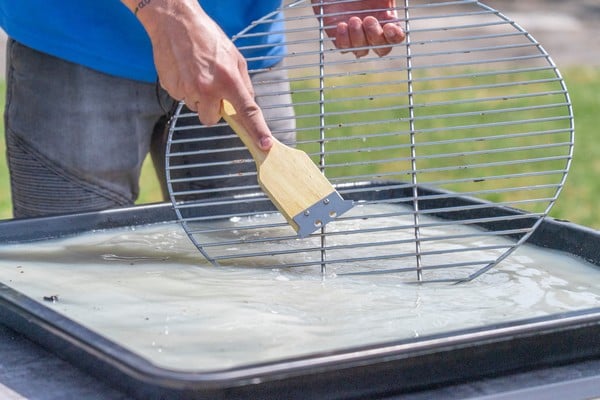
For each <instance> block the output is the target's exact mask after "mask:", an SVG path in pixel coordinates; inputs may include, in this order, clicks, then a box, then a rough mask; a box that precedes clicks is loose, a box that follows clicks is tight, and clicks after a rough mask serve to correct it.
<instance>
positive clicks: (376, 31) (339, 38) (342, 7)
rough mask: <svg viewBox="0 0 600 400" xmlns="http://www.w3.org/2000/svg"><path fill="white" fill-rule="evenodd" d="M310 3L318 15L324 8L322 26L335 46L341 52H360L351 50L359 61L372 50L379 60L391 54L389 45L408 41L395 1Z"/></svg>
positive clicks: (314, 1) (359, 0)
mask: <svg viewBox="0 0 600 400" xmlns="http://www.w3.org/2000/svg"><path fill="white" fill-rule="evenodd" d="M311 1H312V4H313V9H314V11H315V13H316V14H318V13H319V9H320V7H321V6H323V14H324V18H323V23H324V25H325V26H326V27H327V28H326V32H327V35H328V36H329V37H331V38H335V46H336V47H337V48H338V49H342V50H343V49H353V48H358V49H356V50H352V52H353V53H354V55H355V56H356V57H363V56H366V55H367V54H368V53H369V49H368V48H369V47H372V50H373V51H374V52H375V53H376V54H377V55H378V56H380V57H381V56H385V55H387V54H389V52H390V51H392V48H391V46H386V45H392V44H396V43H401V42H402V41H403V40H404V38H405V34H404V31H403V30H402V28H401V27H400V26H399V25H398V24H397V22H396V20H397V17H398V16H397V15H396V11H395V10H394V7H395V4H396V2H395V0H356V1H350V2H344V1H339V0H311ZM369 10H372V11H369ZM380 46H382V47H380Z"/></svg>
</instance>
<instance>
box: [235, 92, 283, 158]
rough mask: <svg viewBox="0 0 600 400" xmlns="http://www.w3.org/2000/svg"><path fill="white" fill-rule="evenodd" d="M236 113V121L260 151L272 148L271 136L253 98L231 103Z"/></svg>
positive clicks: (239, 99)
mask: <svg viewBox="0 0 600 400" xmlns="http://www.w3.org/2000/svg"><path fill="white" fill-rule="evenodd" d="M231 104H232V105H233V107H234V108H235V111H236V113H237V120H238V121H239V123H240V124H241V125H242V126H243V127H244V129H245V130H246V131H247V132H248V133H249V134H250V136H252V138H253V139H254V141H255V143H257V144H258V147H259V148H260V149H261V150H264V151H266V150H269V149H270V148H271V146H273V135H272V134H271V130H270V129H269V127H268V126H267V122H266V121H265V117H264V116H263V113H262V111H261V109H260V107H259V106H258V104H256V102H255V101H254V99H253V98H245V99H243V98H238V99H237V101H231Z"/></svg>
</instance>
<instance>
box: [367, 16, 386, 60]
mask: <svg viewBox="0 0 600 400" xmlns="http://www.w3.org/2000/svg"><path fill="white" fill-rule="evenodd" d="M363 29H364V31H365V35H366V37H367V41H368V42H369V45H371V46H373V51H374V52H375V54H377V55H378V56H380V57H381V56H385V55H386V54H388V53H389V52H390V51H392V48H391V47H378V46H383V45H386V44H388V41H387V40H386V37H385V35H384V34H383V27H382V26H381V24H380V23H379V21H377V18H375V17H370V16H369V17H365V19H364V20H363Z"/></svg>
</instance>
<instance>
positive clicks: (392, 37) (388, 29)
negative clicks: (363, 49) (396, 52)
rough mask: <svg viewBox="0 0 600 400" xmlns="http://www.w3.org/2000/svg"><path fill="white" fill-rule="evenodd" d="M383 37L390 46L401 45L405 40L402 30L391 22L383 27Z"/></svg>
mask: <svg viewBox="0 0 600 400" xmlns="http://www.w3.org/2000/svg"><path fill="white" fill-rule="evenodd" d="M383 35H384V36H385V39H386V40H387V41H388V43H391V44H398V43H402V42H403V41H404V39H405V38H406V34H405V33H404V30H403V29H402V28H401V27H400V26H398V25H397V24H395V23H393V22H390V23H387V24H385V25H383Z"/></svg>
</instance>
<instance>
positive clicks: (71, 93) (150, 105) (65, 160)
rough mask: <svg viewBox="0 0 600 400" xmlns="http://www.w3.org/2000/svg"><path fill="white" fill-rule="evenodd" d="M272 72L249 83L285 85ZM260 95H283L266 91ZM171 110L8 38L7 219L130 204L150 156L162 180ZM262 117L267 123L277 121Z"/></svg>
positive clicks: (151, 95) (124, 83)
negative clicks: (10, 205)
mask: <svg viewBox="0 0 600 400" xmlns="http://www.w3.org/2000/svg"><path fill="white" fill-rule="evenodd" d="M279 73H280V72H276V73H273V72H267V73H264V74H257V75H256V76H253V79H254V80H256V79H260V80H263V81H264V80H273V81H278V80H279V81H281V82H282V83H281V85H286V82H287V81H286V80H285V79H278V77H277V76H268V77H266V76H265V75H269V74H271V75H276V74H279ZM267 78H268V79H267ZM281 89H282V90H281ZM264 90H269V91H271V90H273V92H286V90H285V87H283V88H281V87H280V88H273V87H272V86H271V87H270V86H268V85H267V86H265V89H264ZM257 94H259V93H257ZM258 99H259V98H257V100H258ZM269 101H273V99H272V97H270V100H269ZM258 102H259V104H260V100H258ZM282 104H289V99H282ZM172 106H173V100H172V99H171V98H170V97H169V96H168V94H167V93H166V92H165V91H164V90H162V89H160V88H158V87H157V85H155V84H149V83H143V82H136V81H131V80H127V79H122V78H118V77H114V76H109V75H106V74H102V73H99V72H96V71H93V70H90V69H88V68H85V67H83V66H80V65H77V64H73V63H69V62H66V61H64V60H61V59H58V58H55V57H52V56H49V55H46V54H44V53H40V52H38V51H35V50H32V49H30V48H28V47H26V46H23V45H21V44H20V43H18V42H15V41H13V40H9V43H8V47H7V93H6V109H5V127H6V144H7V156H8V164H9V171H10V181H11V194H12V202H13V215H14V217H15V218H20V217H31V216H40V215H49V214H61V213H72V212H84V211H94V210H101V209H108V208H114V207H121V206H129V205H132V204H133V203H134V201H135V200H136V198H137V196H138V193H139V183H138V181H139V176H140V170H141V166H142V162H143V161H144V159H145V157H146V155H147V154H148V152H149V151H151V150H152V151H151V153H152V157H153V161H154V163H155V165H157V166H158V168H157V172H158V174H159V178H161V181H164V179H162V178H163V172H164V171H163V170H161V166H163V165H164V160H163V157H164V142H165V141H164V136H165V126H166V124H167V122H168V118H169V115H168V110H170V109H171V108H172ZM274 110H277V108H275V109H274ZM277 112H279V113H280V112H282V111H281V109H280V110H279V111H277ZM283 112H286V113H289V112H290V111H289V110H288V111H283ZM268 113H269V111H268V110H266V111H265V117H266V118H267V120H269V119H274V120H278V118H276V116H272V115H268ZM279 120H281V119H280V118H279ZM288 121H289V120H288ZM287 123H288V124H289V123H290V122H287ZM292 125H293V122H292ZM272 128H273V127H272ZM277 128H278V129H281V127H277ZM284 130H285V129H284ZM288 131H289V129H288ZM229 133H230V132H229ZM292 136H293V134H292ZM280 139H282V140H284V141H286V142H290V141H291V140H293V138H291V137H287V138H280ZM164 193H165V191H164V190H163V194H164Z"/></svg>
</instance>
